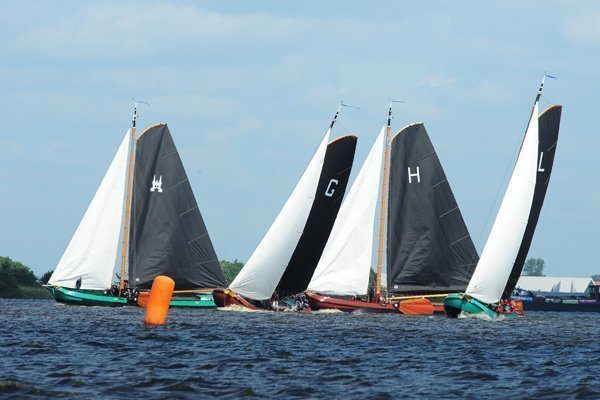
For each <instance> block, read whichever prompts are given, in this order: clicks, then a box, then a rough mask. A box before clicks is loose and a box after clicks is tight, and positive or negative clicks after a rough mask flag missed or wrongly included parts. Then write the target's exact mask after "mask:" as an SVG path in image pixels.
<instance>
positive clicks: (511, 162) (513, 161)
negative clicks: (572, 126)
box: [471, 71, 558, 261]
mask: <svg viewBox="0 0 600 400" xmlns="http://www.w3.org/2000/svg"><path fill="white" fill-rule="evenodd" d="M546 78H551V79H558V78H556V77H555V76H552V75H548V71H544V77H543V78H542V82H541V83H540V87H539V88H538V91H537V94H536V97H535V101H534V102H533V107H535V103H536V102H538V101H539V99H540V97H541V95H542V91H543V90H544V82H545V80H546ZM532 115H533V108H532V110H531V114H530V115H529V118H528V120H527V122H526V123H525V129H524V130H523V131H522V132H524V133H522V134H521V133H520V134H519V138H520V139H521V140H518V141H517V145H516V147H515V149H514V151H513V154H512V155H511V157H510V160H509V163H508V165H507V166H506V170H505V171H504V176H503V177H502V180H501V181H500V185H499V186H498V191H497V192H496V197H495V198H494V201H493V203H492V207H491V208H490V211H489V213H488V215H487V217H486V219H485V223H484V224H483V227H482V228H481V231H480V232H479V235H478V238H477V242H478V243H479V244H480V245H481V238H482V237H483V233H484V232H485V230H486V229H487V226H488V224H489V220H490V217H491V215H492V212H493V211H494V209H495V208H496V204H497V202H498V197H499V196H500V191H501V189H502V188H503V187H504V186H505V185H506V186H508V183H505V182H506V177H507V175H508V173H509V171H510V169H511V166H512V167H513V168H514V165H515V164H516V158H517V157H518V154H519V152H520V150H521V146H522V145H523V140H525V135H526V134H527V128H528V127H529V121H531V116H532ZM474 257H475V255H474V254H473V256H472V258H471V261H472V260H473V259H474Z"/></svg>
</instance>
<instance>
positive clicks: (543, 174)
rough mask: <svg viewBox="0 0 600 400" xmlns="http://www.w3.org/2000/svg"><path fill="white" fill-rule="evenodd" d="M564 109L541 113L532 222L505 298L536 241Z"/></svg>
mask: <svg viewBox="0 0 600 400" xmlns="http://www.w3.org/2000/svg"><path fill="white" fill-rule="evenodd" d="M561 112H562V107H561V106H559V105H554V106H551V107H549V108H547V109H546V110H545V111H543V112H542V114H541V115H540V117H539V118H538V123H539V144H538V160H537V166H538V167H537V176H536V183H535V192H534V194H533V203H532V206H531V211H530V213H529V219H528V222H527V228H525V235H524V236H523V241H522V242H521V247H520V248H519V252H518V253H517V258H516V260H515V264H514V265H513V268H512V271H511V273H510V277H509V279H508V283H507V284H506V287H505V288H504V295H503V297H510V295H511V294H512V291H513V290H514V289H515V286H516V284H517V281H518V280H519V276H521V271H522V270H523V265H524V264H525V258H526V257H527V253H529V247H530V246H531V241H532V239H533V232H534V231H535V227H536V225H537V222H538V219H539V218H540V212H541V211H542V204H543V203H544V198H545V197H546V190H547V189H548V183H549V182H550V174H551V173H552V166H553V164H554V155H555V154H556V144H557V142H558V130H559V127H560V115H561Z"/></svg>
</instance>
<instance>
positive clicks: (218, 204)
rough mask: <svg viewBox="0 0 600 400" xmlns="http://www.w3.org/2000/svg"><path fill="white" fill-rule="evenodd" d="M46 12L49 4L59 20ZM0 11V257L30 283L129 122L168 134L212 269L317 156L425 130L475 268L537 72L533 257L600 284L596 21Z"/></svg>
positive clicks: (499, 12)
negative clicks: (391, 104) (551, 133)
mask: <svg viewBox="0 0 600 400" xmlns="http://www.w3.org/2000/svg"><path fill="white" fill-rule="evenodd" d="M55 3H56V4H55ZM576 4H577V5H576V6H574V5H573V3H572V2H570V1H530V2H522V1H493V2H486V3H485V6H484V5H482V3H481V2H477V1H472V2H467V1H465V2H460V3H458V4H457V3H455V2H447V1H403V2H398V1H380V2H348V1H328V2H323V1H303V2H281V1H261V2H247V1H227V2H222V1H212V2H211V1H168V2H166V1H165V2H161V1H127V0H124V1H112V2H111V1H102V2H95V1H86V2H80V1H63V2H42V1H39V2H30V1H19V2H3V3H2V9H3V12H2V13H1V14H0V51H1V52H2V57H1V58H0V117H1V120H2V123H3V128H2V130H1V131H0V177H1V180H0V255H6V256H10V257H11V258H13V259H16V260H19V261H21V262H23V263H25V264H26V265H28V266H30V267H31V268H32V269H33V270H34V271H35V272H36V273H38V274H41V273H43V272H45V271H47V270H50V269H53V268H54V267H55V265H56V264H57V262H58V260H59V259H60V257H61V255H62V253H63V251H64V249H65V248H66V246H67V244H68V242H69V240H70V238H71V236H72V234H73V233H74V231H75V229H76V227H77V225H78V223H79V221H80V219H81V217H82V216H83V214H84V212H85V210H86V208H87V206H88V204H89V202H90V200H91V198H92V197H93V195H94V193H95V191H96V189H97V187H98V185H99V183H100V181H101V179H102V177H103V175H104V173H105V171H106V169H107V168H108V165H109V164H110V162H111V160H112V158H113V156H114V154H115V152H116V150H117V148H118V146H119V144H120V141H121V139H122V137H123V134H124V132H125V131H126V130H127V128H128V127H129V124H130V120H131V112H132V102H131V99H132V98H137V99H143V100H145V101H147V102H149V103H150V106H145V105H142V106H141V108H140V120H139V127H140V128H143V127H144V126H148V125H151V124H154V123H157V122H167V123H168V124H169V127H170V130H171V133H172V135H173V137H174V139H175V142H176V144H177V146H178V148H179V151H180V154H181V157H182V159H183V162H184V165H185V167H186V169H187V173H188V176H189V179H190V182H191V184H192V187H193V190H194V193H195V195H196V198H197V201H198V204H199V206H200V209H201V212H202V214H203V217H204V219H205V222H206V225H207V227H208V229H209V232H210V235H211V237H212V239H213V243H214V245H215V248H216V250H217V254H218V255H219V257H220V258H222V259H229V260H233V259H238V260H242V261H245V260H247V258H248V257H249V256H250V254H251V253H252V251H253V249H254V248H255V247H256V245H257V244H258V242H259V241H260V240H261V238H262V236H263V235H264V233H265V232H266V231H267V229H268V228H269V226H270V224H271V223H272V221H273V219H274V218H275V216H276V215H277V213H278V211H279V209H280V208H281V207H282V205H283V203H284V202H285V200H286V199H287V197H288V196H289V194H290V193H291V191H292V189H293V188H294V186H295V184H296V182H297V180H298V179H299V177H300V175H301V174H302V172H303V170H304V168H305V167H306V164H307V163H308V161H309V160H310V158H311V156H312V154H313V152H314V150H315V149H316V147H317V145H318V143H319V140H320V138H321V137H322V135H323V133H324V131H325V130H326V128H327V126H328V124H329V122H330V119H331V117H332V116H333V114H334V112H335V110H336V109H337V107H338V104H339V102H340V101H344V102H346V103H348V104H352V105H356V106H358V107H360V108H359V109H353V108H352V109H351V108H347V109H343V111H342V114H341V116H340V118H339V122H338V124H337V125H336V128H335V130H334V134H335V135H337V136H341V135H344V134H347V133H354V134H357V135H358V136H359V142H358V148H357V153H356V157H355V169H354V173H353V176H354V175H356V171H357V170H358V166H359V165H360V164H362V161H363V159H364V157H365V156H366V153H367V152H368V150H369V148H370V146H371V144H372V142H373V141H374V140H375V137H376V135H377V134H378V132H379V130H380V129H381V126H382V125H383V124H384V123H385V120H386V113H387V104H388V99H389V98H396V99H401V100H404V101H406V104H397V105H396V106H395V119H394V127H393V130H394V131H396V130H399V129H401V128H402V127H403V126H405V125H407V124H408V123H411V122H414V121H423V122H424V123H425V126H426V128H427V130H428V132H429V135H430V137H431V139H432V141H433V143H434V145H435V147H436V150H437V152H438V156H439V157H440V159H441V161H442V164H443V166H444V168H445V170H446V174H447V176H448V179H449V181H450V183H451V185H452V188H453V191H454V194H455V196H456V198H457V201H458V203H459V205H460V207H461V210H462V213H463V216H464V218H465V221H466V223H467V226H468V228H469V230H470V232H471V235H472V237H473V238H474V241H475V244H476V246H477V248H478V250H479V251H481V249H482V248H483V245H484V244H485V240H486V238H487V234H488V232H489V229H490V228H491V224H492V223H493V220H494V216H495V213H496V210H497V206H498V201H497V196H498V193H500V198H501V196H502V193H503V190H504V188H505V185H506V183H507V174H506V172H507V171H509V172H510V168H511V167H512V164H511V163H512V162H514V153H515V149H516V147H517V146H518V144H519V141H520V139H521V137H522V135H523V133H524V129H525V125H526V123H527V120H528V117H529V113H530V110H531V105H532V102H533V100H534V97H535V94H536V91H537V88H538V85H539V82H540V80H541V78H542V76H543V74H544V71H546V70H547V71H549V72H550V73H552V74H553V75H556V76H557V77H558V78H559V79H558V80H552V81H548V82H547V84H546V87H545V91H544V96H543V97H542V100H541V103H540V108H545V107H547V106H548V105H549V104H554V103H559V104H562V105H563V106H564V109H563V115H562V121H561V129H560V135H559V143H558V148H557V154H556V159H555V164H554V171H553V176H552V179H551V182H550V187H549V189H548V193H547V196H546V202H545V204H544V209H543V210H542V215H541V218H540V221H539V224H538V227H537V230H536V234H535V236H534V239H533V244H532V247H531V250H530V253H529V256H530V257H536V258H537V257H541V258H543V259H544V260H545V261H546V271H545V272H546V275H553V276H589V275H591V274H593V273H600V263H599V262H598V258H597V257H596V256H595V255H594V254H595V252H596V250H597V249H598V247H599V245H600V229H599V226H600V212H599V209H600V190H599V188H598V178H599V172H598V171H600V158H599V157H598V155H597V152H598V150H600V132H599V130H600V128H599V127H600V121H599V119H600V113H599V112H598V101H597V98H598V93H599V92H600V90H599V89H600V87H599V86H600V85H599V84H598V79H599V77H598V73H599V71H600V68H599V67H600V23H598V21H600V3H598V2H595V1H581V2H577V3H576Z"/></svg>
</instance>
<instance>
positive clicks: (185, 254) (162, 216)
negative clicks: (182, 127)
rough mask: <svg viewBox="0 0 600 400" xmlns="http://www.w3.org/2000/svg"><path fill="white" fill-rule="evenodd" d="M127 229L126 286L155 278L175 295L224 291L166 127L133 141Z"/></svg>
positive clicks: (145, 284) (155, 127) (146, 283)
mask: <svg viewBox="0 0 600 400" xmlns="http://www.w3.org/2000/svg"><path fill="white" fill-rule="evenodd" d="M134 172H135V173H134V180H133V198H132V213H131V223H130V224H131V229H130V240H129V243H130V247H129V254H130V257H129V259H130V270H129V278H130V280H129V284H130V286H132V287H139V288H148V287H150V285H151V284H152V281H153V280H154V278H155V277H156V276H158V275H167V276H169V277H171V278H173V280H174V281H175V288H176V289H178V290H187V289H190V290H192V289H198V288H210V287H212V288H216V287H223V286H225V277H224V275H223V271H222V270H221V266H220V264H219V260H218V258H217V254H216V252H215V249H214V247H213V245H212V242H211V240H210V236H209V234H208V230H207V229H206V225H205V224H204V220H203V218H202V215H201V214H200V210H199V208H198V204H197V203H196V199H195V197H194V194H193V192H192V188H191V186H190V183H189V180H188V178H187V174H186V172H185V169H184V167H183V163H182V161H181V158H180V157H179V153H178V151H177V147H176V146H175V143H174V141H173V138H172V136H171V133H170V132H169V129H168V127H167V125H165V124H158V125H153V126H151V127H150V128H148V129H147V130H146V131H144V132H143V133H142V134H141V135H140V136H138V139H137V147H136V157H135V168H134Z"/></svg>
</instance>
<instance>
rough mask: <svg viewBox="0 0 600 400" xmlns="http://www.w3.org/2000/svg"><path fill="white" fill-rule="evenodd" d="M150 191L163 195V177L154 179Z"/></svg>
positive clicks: (154, 177)
mask: <svg viewBox="0 0 600 400" xmlns="http://www.w3.org/2000/svg"><path fill="white" fill-rule="evenodd" d="M150 191H151V192H154V191H157V192H158V193H162V175H159V176H158V180H156V175H154V176H153V177H152V187H151V188H150Z"/></svg>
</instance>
